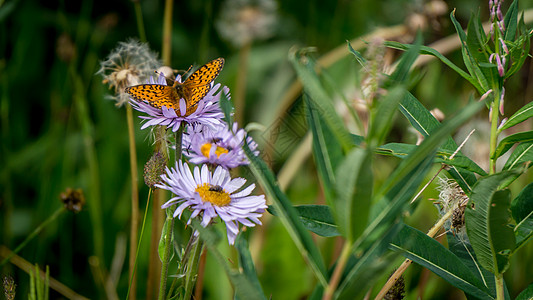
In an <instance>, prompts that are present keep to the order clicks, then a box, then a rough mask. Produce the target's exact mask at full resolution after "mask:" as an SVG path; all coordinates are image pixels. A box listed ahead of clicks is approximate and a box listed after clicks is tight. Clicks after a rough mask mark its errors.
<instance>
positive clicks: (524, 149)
mask: <svg viewBox="0 0 533 300" xmlns="http://www.w3.org/2000/svg"><path fill="white" fill-rule="evenodd" d="M527 161H533V142H528V143H520V144H518V146H516V148H515V149H514V151H513V152H512V153H511V155H510V156H509V159H508V160H507V161H506V162H505V165H504V166H503V170H511V169H514V168H517V167H519V166H521V165H522V164H524V163H525V162H527Z"/></svg>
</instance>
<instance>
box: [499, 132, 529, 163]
mask: <svg viewBox="0 0 533 300" xmlns="http://www.w3.org/2000/svg"><path fill="white" fill-rule="evenodd" d="M523 142H533V131H526V132H519V133H515V134H512V135H510V136H508V137H506V138H504V139H503V140H501V141H500V143H499V144H498V147H496V151H494V154H493V155H492V158H498V157H500V156H502V155H503V154H505V152H507V151H509V149H511V147H513V145H514V144H516V143H523Z"/></svg>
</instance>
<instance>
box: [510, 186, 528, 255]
mask: <svg viewBox="0 0 533 300" xmlns="http://www.w3.org/2000/svg"><path fill="white" fill-rule="evenodd" d="M511 213H512V215H513V219H514V220H515V222H516V226H515V227H514V232H515V236H516V242H517V243H516V244H517V246H516V249H515V252H516V251H517V250H518V249H520V247H522V246H524V245H525V244H527V243H528V242H529V241H530V240H531V239H533V183H530V184H528V185H527V186H526V187H525V188H524V189H523V190H522V191H521V192H520V194H519V195H518V196H517V197H516V198H514V199H513V201H512V202H511Z"/></svg>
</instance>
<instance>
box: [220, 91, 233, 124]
mask: <svg viewBox="0 0 533 300" xmlns="http://www.w3.org/2000/svg"><path fill="white" fill-rule="evenodd" d="M218 104H219V105H220V108H221V109H222V112H223V113H224V121H226V123H228V124H230V125H231V124H233V116H232V113H233V104H231V101H230V100H229V99H228V97H227V96H226V94H225V93H224V92H222V93H221V97H220V101H219V102H218Z"/></svg>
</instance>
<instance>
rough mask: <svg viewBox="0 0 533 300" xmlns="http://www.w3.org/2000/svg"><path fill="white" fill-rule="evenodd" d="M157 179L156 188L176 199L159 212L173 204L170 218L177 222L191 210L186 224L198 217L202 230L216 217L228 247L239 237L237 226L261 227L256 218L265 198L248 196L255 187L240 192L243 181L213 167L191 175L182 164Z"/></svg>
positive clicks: (259, 214)
mask: <svg viewBox="0 0 533 300" xmlns="http://www.w3.org/2000/svg"><path fill="white" fill-rule="evenodd" d="M166 172H167V174H163V175H161V178H162V180H163V183H162V184H157V185H156V186H157V187H159V188H162V189H165V190H169V191H171V192H172V193H174V194H175V195H176V196H175V197H173V198H171V199H170V200H169V201H167V202H166V203H165V204H163V205H162V206H161V208H168V207H170V206H172V205H174V204H177V205H178V208H176V210H175V211H174V217H176V216H177V217H179V218H181V214H182V213H183V211H184V210H185V209H186V208H190V209H191V210H192V214H191V216H190V219H189V221H188V222H187V224H190V222H191V219H192V218H195V217H196V216H198V215H202V222H201V224H202V226H203V227H206V226H207V225H209V224H210V223H211V221H212V220H213V219H214V218H216V217H217V216H219V217H220V219H222V221H224V223H226V232H227V236H228V241H229V244H230V245H233V243H235V238H236V237H237V234H238V233H239V223H241V224H242V225H244V226H247V227H253V226H255V224H259V225H261V221H260V220H259V218H260V217H261V215H262V214H263V212H264V211H265V209H266V208H267V205H266V201H265V196H264V195H259V196H254V195H250V194H251V192H252V190H253V189H254V188H255V184H251V185H249V186H248V187H245V188H243V186H244V184H245V183H246V179H244V178H233V179H232V178H231V176H230V174H229V171H228V170H226V169H224V168H222V167H220V166H219V167H217V168H216V169H215V172H211V171H209V169H208V168H207V165H203V166H202V168H201V170H200V168H199V167H197V166H196V167H194V172H191V170H190V169H189V166H188V165H187V164H186V163H182V162H180V163H179V164H178V163H176V168H175V169H174V168H172V169H168V168H167V170H166Z"/></svg>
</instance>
